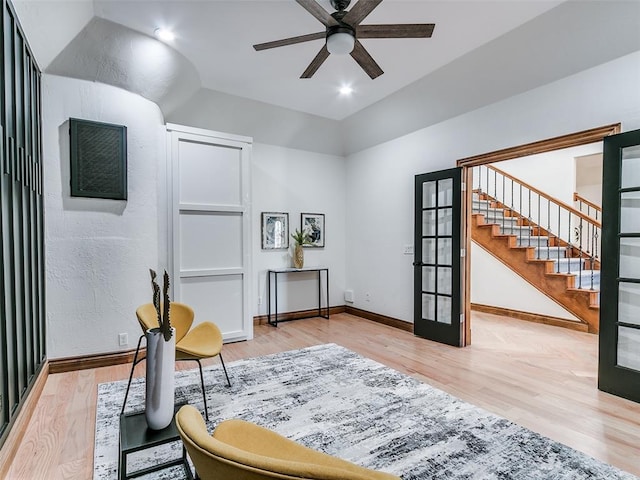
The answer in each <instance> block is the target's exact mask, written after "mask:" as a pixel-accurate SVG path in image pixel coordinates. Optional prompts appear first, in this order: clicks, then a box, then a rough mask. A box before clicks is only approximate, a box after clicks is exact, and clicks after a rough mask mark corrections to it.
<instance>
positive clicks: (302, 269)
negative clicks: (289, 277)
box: [269, 265, 329, 273]
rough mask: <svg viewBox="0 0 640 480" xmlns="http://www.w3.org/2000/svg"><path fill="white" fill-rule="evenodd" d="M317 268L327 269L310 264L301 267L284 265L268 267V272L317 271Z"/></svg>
mask: <svg viewBox="0 0 640 480" xmlns="http://www.w3.org/2000/svg"><path fill="white" fill-rule="evenodd" d="M318 270H329V269H328V268H327V267H323V266H320V265H316V266H311V267H302V268H294V267H285V268H270V269H269V271H270V272H274V273H289V272H317V271H318Z"/></svg>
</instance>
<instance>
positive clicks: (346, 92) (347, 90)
mask: <svg viewBox="0 0 640 480" xmlns="http://www.w3.org/2000/svg"><path fill="white" fill-rule="evenodd" d="M352 93H353V88H351V87H350V86H349V85H345V86H343V87H341V88H340V95H351V94H352Z"/></svg>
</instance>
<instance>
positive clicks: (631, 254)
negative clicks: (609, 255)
mask: <svg viewBox="0 0 640 480" xmlns="http://www.w3.org/2000/svg"><path fill="white" fill-rule="evenodd" d="M620 277H622V278H640V238H635V237H634V238H621V239H620Z"/></svg>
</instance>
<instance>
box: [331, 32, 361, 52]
mask: <svg viewBox="0 0 640 480" xmlns="http://www.w3.org/2000/svg"><path fill="white" fill-rule="evenodd" d="M355 44H356V36H355V32H354V31H353V29H352V28H348V27H345V26H336V27H329V29H328V31H327V50H329V53H333V54H335V55H348V54H349V53H351V52H352V51H353V47H354V46H355Z"/></svg>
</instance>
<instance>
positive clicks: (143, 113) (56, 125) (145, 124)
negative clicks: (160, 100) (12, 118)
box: [42, 75, 166, 358]
mask: <svg viewBox="0 0 640 480" xmlns="http://www.w3.org/2000/svg"><path fill="white" fill-rule="evenodd" d="M42 98H43V108H42V111H43V129H42V130H43V131H42V133H43V147H44V172H45V173H44V190H45V254H46V289H47V290H46V291H47V308H46V311H47V349H48V356H49V358H60V357H67V356H75V355H85V354H92V353H101V352H111V351H116V350H119V349H121V348H122V347H119V345H118V334H119V333H121V332H127V333H128V334H129V343H130V345H129V347H127V348H131V345H135V342H136V339H137V337H138V335H139V334H140V329H139V327H138V324H137V321H136V319H135V313H134V312H135V309H136V307H137V306H138V305H140V304H141V303H144V302H146V301H148V300H149V299H150V298H151V295H150V292H151V290H150V287H149V274H148V268H149V267H154V268H163V265H159V261H158V258H166V252H164V251H161V250H162V249H163V245H165V244H166V243H165V238H164V236H165V235H166V233H165V231H166V222H164V225H163V219H164V218H165V217H166V216H165V215H164V213H163V212H162V211H161V209H162V208H163V207H162V206H159V203H161V202H162V196H159V195H158V192H159V191H164V188H158V186H159V185H160V186H162V187H163V186H164V182H165V178H164V168H165V167H164V166H165V143H164V141H165V140H164V139H165V137H164V134H163V118H162V115H161V113H160V110H159V108H158V107H157V105H156V104H154V103H152V102H150V101H148V100H145V99H143V98H142V97H140V96H139V95H136V94H132V93H128V92H126V91H124V90H121V89H118V88H115V87H111V86H107V85H103V84H99V83H93V82H87V81H83V80H75V79H69V78H63V77H57V76H53V75H43V94H42ZM69 117H76V118H82V119H87V120H95V121H101V122H108V123H116V124H121V125H126V126H127V135H128V139H127V140H128V141H127V148H128V168H127V173H128V200H127V201H119V200H105V199H88V198H78V197H71V196H70V187H69V123H68V121H69Z"/></svg>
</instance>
